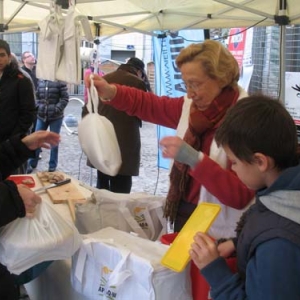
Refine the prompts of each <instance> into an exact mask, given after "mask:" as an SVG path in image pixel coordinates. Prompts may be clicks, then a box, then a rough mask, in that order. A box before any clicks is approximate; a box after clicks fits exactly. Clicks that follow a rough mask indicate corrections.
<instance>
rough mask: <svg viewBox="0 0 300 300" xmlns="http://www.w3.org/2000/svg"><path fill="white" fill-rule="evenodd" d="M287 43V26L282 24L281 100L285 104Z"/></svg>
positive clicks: (280, 55) (280, 56) (280, 57)
mask: <svg viewBox="0 0 300 300" xmlns="http://www.w3.org/2000/svg"><path fill="white" fill-rule="evenodd" d="M285 44H286V26H285V25H281V26H280V54H279V59H280V68H279V72H280V81H279V101H280V102H281V103H282V104H283V106H285V65H286V63H285V55H286V51H285V48H286V47H285Z"/></svg>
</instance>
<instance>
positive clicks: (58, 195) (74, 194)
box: [37, 172, 86, 204]
mask: <svg viewBox="0 0 300 300" xmlns="http://www.w3.org/2000/svg"><path fill="white" fill-rule="evenodd" d="M40 176H41V173H39V172H38V173H37V177H38V178H40ZM66 178H68V177H67V176H65V179H66ZM40 182H41V184H42V185H43V186H47V185H49V184H51V183H50V182H47V181H41V180H40ZM47 193H48V195H49V197H50V199H51V201H52V202H53V203H54V204H60V203H65V202H68V201H70V200H71V201H72V202H74V203H77V202H84V201H85V200H86V198H85V197H84V196H83V195H82V193H81V192H80V191H79V190H78V189H77V187H76V185H75V184H74V183H72V180H71V182H70V183H67V184H64V185H61V186H58V187H54V188H51V189H49V190H47Z"/></svg>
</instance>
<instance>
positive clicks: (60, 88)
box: [36, 80, 69, 122]
mask: <svg viewBox="0 0 300 300" xmlns="http://www.w3.org/2000/svg"><path fill="white" fill-rule="evenodd" d="M68 102H69V94H68V88H67V85H66V84H65V83H62V82H60V81H49V80H39V81H38V87H37V90H36V103H37V106H38V115H37V117H38V119H41V120H43V121H44V122H51V121H54V120H57V119H61V118H63V117H64V109H65V107H66V106H67V104H68Z"/></svg>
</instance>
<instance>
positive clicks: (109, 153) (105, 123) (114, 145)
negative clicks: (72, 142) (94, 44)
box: [78, 79, 122, 176]
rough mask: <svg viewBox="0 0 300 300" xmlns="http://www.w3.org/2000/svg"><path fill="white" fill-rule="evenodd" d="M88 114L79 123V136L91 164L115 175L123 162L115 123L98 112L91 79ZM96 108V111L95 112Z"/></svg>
mask: <svg viewBox="0 0 300 300" xmlns="http://www.w3.org/2000/svg"><path fill="white" fill-rule="evenodd" d="M87 92H88V103H87V110H88V112H89V114H87V115H86V116H85V117H84V118H83V119H82V121H81V122H80V123H79V125H78V138H79V143H80V145H81V148H82V150H83V152H84V153H85V154H86V156H87V158H88V159H89V161H90V162H91V164H92V165H93V166H94V167H95V168H96V169H97V170H99V171H101V172H102V173H104V174H107V175H110V176H115V175H117V174H118V171H119V169H120V167H121V164H122V158H121V151H120V147H119V143H118V140H117V136H116V132H115V129H114V126H113V124H112V123H111V122H110V121H109V120H108V119H107V118H105V117H103V116H100V115H99V114H98V103H99V99H98V94H97V91H96V89H95V87H94V85H93V80H92V79H91V88H90V91H89V90H88V91H87ZM93 108H94V112H93Z"/></svg>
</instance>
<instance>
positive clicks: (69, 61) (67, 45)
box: [56, 5, 92, 84]
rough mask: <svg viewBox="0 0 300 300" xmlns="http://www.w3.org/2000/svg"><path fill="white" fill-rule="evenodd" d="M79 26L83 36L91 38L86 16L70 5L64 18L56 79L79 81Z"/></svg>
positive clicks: (77, 82) (76, 82) (70, 81)
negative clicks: (60, 54)
mask: <svg viewBox="0 0 300 300" xmlns="http://www.w3.org/2000/svg"><path fill="white" fill-rule="evenodd" d="M86 23H87V24H88V26H87V24H86ZM81 28H82V29H83V30H84V34H85V36H86V37H88V38H89V39H91V38H92V33H91V29H90V26H89V23H88V19H87V17H86V16H83V15H80V14H79V13H78V11H77V10H76V9H75V6H73V5H71V6H70V7H69V10H68V13H67V16H66V18H65V26H64V32H63V40H64V45H63V48H62V57H61V61H60V62H59V65H58V69H57V72H56V79H58V80H62V81H65V82H68V83H74V84H79V83H80V81H81V61H80V42H81Z"/></svg>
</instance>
